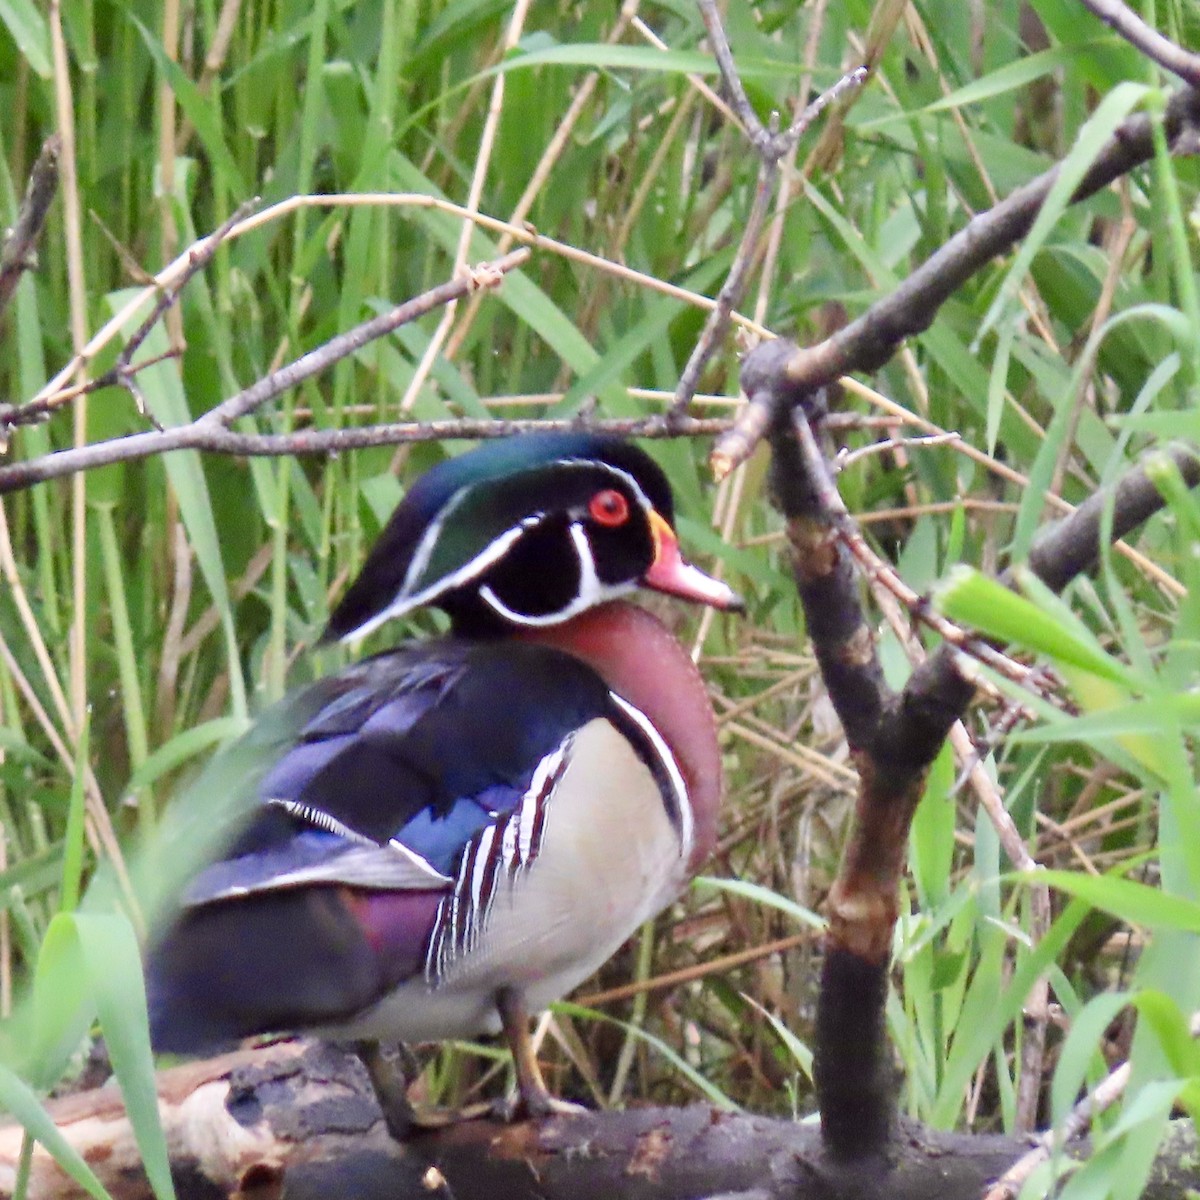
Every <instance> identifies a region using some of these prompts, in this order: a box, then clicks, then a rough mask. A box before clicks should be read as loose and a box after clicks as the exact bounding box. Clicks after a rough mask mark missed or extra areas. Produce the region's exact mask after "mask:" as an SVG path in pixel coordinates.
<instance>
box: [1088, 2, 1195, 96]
mask: <svg viewBox="0 0 1200 1200" xmlns="http://www.w3.org/2000/svg"><path fill="white" fill-rule="evenodd" d="M1082 2H1083V6H1084V8H1086V9H1088V10H1089V11H1090V12H1092V13H1095V15H1096V16H1098V17H1099V18H1100V20H1102V21H1103V22H1104V23H1105V25H1107V26H1108V27H1109V28H1110V29H1115V30H1116V32H1117V33H1119V34H1120V35H1121V36H1122V37H1123V38H1124V39H1125V40H1126V41H1127V42H1128V43H1129V44H1130V45H1131V46H1133V47H1134V48H1135V49H1137V50H1139V51H1140V52H1141V53H1142V54H1144V55H1145V56H1146V57H1147V58H1148V59H1150V60H1151V61H1152V62H1156V63H1158V65H1159V66H1160V67H1162V68H1163V69H1164V70H1167V71H1170V72H1171V74H1172V75H1177V76H1178V77H1179V78H1180V79H1182V80H1183V81H1184V83H1187V84H1190V85H1191V86H1192V87H1200V56H1198V55H1195V54H1191V53H1189V52H1188V51H1187V50H1184V49H1183V48H1182V47H1180V46H1177V45H1175V43H1174V42H1173V41H1171V40H1170V39H1169V38H1165V37H1163V35H1162V34H1161V33H1159V32H1158V30H1157V29H1153V28H1151V26H1149V25H1147V24H1146V22H1145V21H1143V20H1142V18H1141V17H1139V16H1138V15H1137V13H1135V12H1134V11H1133V9H1131V8H1129V7H1128V6H1127V5H1125V4H1123V3H1122V2H1121V0H1082Z"/></svg>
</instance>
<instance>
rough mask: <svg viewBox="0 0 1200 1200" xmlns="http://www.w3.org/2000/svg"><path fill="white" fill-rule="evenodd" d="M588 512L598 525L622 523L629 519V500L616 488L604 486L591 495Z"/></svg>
mask: <svg viewBox="0 0 1200 1200" xmlns="http://www.w3.org/2000/svg"><path fill="white" fill-rule="evenodd" d="M588 512H589V513H591V516H592V520H593V521H595V522H596V523H597V524H598V525H609V526H615V525H624V524H625V522H626V521H628V520H629V501H628V500H626V499H625V497H624V496H623V495H622V494H621V493H620V492H618V491H617V489H616V488H605V489H604V491H602V492H597V493H596V494H595V495H594V496H593V497H592V499H591V502H590V503H589V504H588Z"/></svg>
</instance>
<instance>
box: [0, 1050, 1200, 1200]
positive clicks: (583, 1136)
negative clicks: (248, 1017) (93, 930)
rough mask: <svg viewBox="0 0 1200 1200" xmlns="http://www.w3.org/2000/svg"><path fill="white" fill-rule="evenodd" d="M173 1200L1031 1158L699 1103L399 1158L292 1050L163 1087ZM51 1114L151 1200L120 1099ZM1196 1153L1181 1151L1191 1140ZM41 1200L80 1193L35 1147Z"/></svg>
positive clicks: (608, 1191)
mask: <svg viewBox="0 0 1200 1200" xmlns="http://www.w3.org/2000/svg"><path fill="white" fill-rule="evenodd" d="M159 1096H160V1105H161V1112H162V1118H163V1125H164V1128H165V1130H166V1133H167V1138H168V1143H169V1146H170V1152H171V1161H172V1167H173V1169H174V1172H175V1183H176V1188H177V1190H178V1195H179V1198H180V1200H213V1198H215V1197H240V1198H243V1200H246V1198H249V1197H262V1198H264V1200H265V1198H267V1197H270V1198H275V1197H278V1198H280V1200H308V1198H309V1197H312V1198H314V1200H315V1198H316V1197H322V1198H323V1197H329V1196H336V1197H338V1198H339V1200H375V1198H376V1197H378V1198H379V1200H383V1198H385V1197H386V1200H410V1198H411V1200H417V1198H420V1200H430V1198H431V1197H434V1198H436V1197H439V1196H441V1197H454V1198H455V1200H534V1198H535V1197H536V1198H537V1200H593V1198H595V1200H601V1198H603V1200H612V1198H613V1197H618V1196H619V1197H621V1198H622V1200H691V1198H694V1197H701V1196H703V1197H717V1196H737V1197H740V1198H741V1200H750V1198H751V1197H754V1198H760V1200H776V1198H778V1200H784V1198H785V1197H787V1198H788V1200H833V1198H834V1197H837V1198H844V1197H847V1196H851V1195H853V1196H859V1197H864V1198H866V1200H870V1198H872V1197H880V1198H881V1200H882V1198H883V1197H887V1198H888V1200H907V1198H908V1197H912V1198H913V1200H917V1198H920V1200H960V1198H961V1200H966V1198H968V1197H969V1198H970V1200H977V1197H978V1196H979V1195H981V1194H982V1190H983V1188H984V1186H985V1185H986V1184H987V1183H988V1182H989V1181H990V1180H992V1179H995V1178H996V1177H997V1176H998V1175H1000V1174H1001V1173H1002V1172H1003V1171H1004V1169H1005V1168H1006V1167H1007V1166H1008V1165H1009V1164H1010V1163H1011V1162H1012V1161H1013V1160H1014V1159H1015V1158H1017V1157H1019V1155H1020V1153H1021V1152H1022V1150H1023V1149H1024V1148H1025V1143H1023V1142H1022V1141H1021V1140H1020V1139H1016V1138H1008V1137H1000V1136H969V1135H956V1134H945V1133H935V1132H932V1131H928V1130H923V1129H921V1128H919V1127H917V1126H914V1125H911V1124H903V1125H902V1126H901V1128H900V1135H899V1136H898V1137H896V1138H895V1139H894V1140H893V1141H892V1143H891V1144H890V1147H889V1151H888V1155H887V1157H886V1158H874V1159H871V1160H868V1161H866V1162H860V1163H857V1164H854V1165H847V1164H842V1163H839V1162H837V1161H836V1160H834V1159H832V1158H831V1157H830V1156H829V1155H828V1154H826V1153H825V1151H824V1150H823V1149H822V1146H821V1142H820V1137H819V1135H818V1133H817V1130H816V1128H815V1127H814V1126H811V1125H797V1124H794V1123H792V1122H790V1121H784V1120H778V1119H771V1118H767V1117H754V1116H745V1115H742V1114H735V1113H727V1112H721V1111H719V1110H717V1109H714V1108H710V1107H708V1106H706V1105H695V1106H692V1107H690V1108H685V1109H659V1108H647V1109H635V1110H631V1111H628V1112H619V1113H617V1112H610V1113H594V1114H588V1115H584V1116H580V1117H556V1118H551V1119H549V1120H546V1121H543V1122H539V1123H533V1122H526V1123H523V1124H519V1125H514V1126H504V1125H500V1124H498V1123H496V1122H494V1121H485V1120H478V1121H468V1122H464V1123H462V1124H459V1125H453V1126H450V1127H448V1128H446V1129H442V1130H439V1131H437V1132H434V1133H430V1134H427V1135H424V1136H422V1137H421V1138H419V1139H417V1140H414V1141H412V1142H410V1143H409V1144H407V1145H405V1146H401V1145H399V1144H398V1143H396V1142H393V1141H392V1140H391V1138H389V1137H388V1135H387V1133H386V1131H385V1130H384V1127H383V1120H382V1117H381V1115H380V1113H379V1109H378V1106H377V1105H376V1103H375V1099H374V1097H373V1095H372V1093H371V1091H370V1088H369V1086H368V1084H367V1080H366V1075H365V1072H364V1071H363V1070H362V1068H361V1066H360V1065H359V1063H358V1062H357V1060H356V1059H354V1058H353V1057H352V1056H351V1055H349V1054H344V1053H342V1052H341V1051H339V1050H337V1049H335V1048H333V1047H330V1046H324V1045H321V1044H318V1043H313V1042H285V1043H280V1044H277V1045H273V1046H268V1047H264V1048H261V1049H256V1050H248V1051H241V1052H239V1053H236V1054H230V1055H226V1056H225V1057H223V1058H221V1059H215V1060H213V1061H211V1062H206V1063H195V1064H189V1065H186V1066H182V1067H177V1068H175V1069H173V1070H170V1071H165V1072H163V1073H162V1074H160V1076H159ZM50 1107H51V1112H52V1114H53V1116H54V1119H55V1121H56V1123H57V1124H58V1127H59V1128H60V1130H61V1131H62V1133H63V1135H64V1136H65V1137H66V1138H67V1139H68V1140H69V1141H70V1142H71V1143H72V1144H73V1145H74V1146H75V1147H76V1149H78V1150H79V1151H80V1153H81V1154H83V1156H84V1157H85V1159H86V1160H87V1161H88V1163H89V1165H90V1166H91V1167H92V1169H93V1170H94V1171H95V1172H96V1174H97V1175H98V1176H99V1177H100V1179H101V1180H102V1182H103V1183H104V1185H105V1186H106V1187H107V1188H108V1189H109V1191H110V1192H111V1194H112V1195H113V1197H114V1198H115V1200H150V1196H151V1192H150V1188H149V1185H148V1183H147V1181H146V1178H145V1175H144V1174H143V1172H142V1169H141V1160H140V1157H139V1155H138V1152H137V1147H136V1144H135V1143H134V1140H133V1135H132V1131H131V1129H130V1127H129V1124H128V1121H127V1120H126V1119H125V1115H124V1109H123V1108H122V1106H121V1102H120V1097H119V1094H118V1093H117V1092H116V1090H115V1089H114V1088H113V1087H111V1086H109V1087H105V1088H102V1089H100V1090H98V1091H93V1092H85V1093H81V1094H79V1095H75V1096H71V1097H68V1098H66V1099H64V1100H59V1101H55V1102H53V1103H52V1104H51V1106H50ZM1181 1136H1183V1137H1185V1140H1186V1138H1187V1135H1185V1134H1181ZM20 1144H21V1131H20V1129H19V1128H18V1127H16V1126H9V1127H4V1128H0V1196H4V1197H7V1196H10V1195H11V1194H12V1182H13V1175H14V1171H15V1165H16V1161H17V1157H18V1155H19V1153H20ZM1188 1147H1194V1138H1191V1139H1190V1140H1187V1144H1186V1145H1180V1144H1175V1145H1174V1146H1173V1149H1172V1155H1173V1161H1174V1162H1175V1163H1176V1166H1175V1167H1174V1168H1172V1169H1173V1170H1174V1175H1173V1176H1172V1175H1171V1174H1170V1173H1168V1172H1167V1171H1166V1168H1167V1167H1169V1166H1170V1163H1164V1172H1162V1173H1159V1174H1161V1176H1162V1180H1161V1182H1160V1183H1159V1184H1158V1185H1157V1189H1158V1190H1157V1191H1156V1192H1155V1193H1154V1194H1155V1195H1156V1196H1158V1197H1160V1198H1162V1200H1166V1198H1167V1197H1180V1198H1181V1200H1182V1197H1183V1195H1184V1193H1185V1189H1186V1188H1197V1187H1200V1169H1198V1168H1197V1167H1196V1166H1194V1165H1193V1166H1190V1167H1187V1168H1186V1169H1182V1168H1180V1167H1179V1165H1178V1164H1179V1163H1187V1162H1188V1154H1187V1149H1188ZM28 1195H29V1198H30V1200H51V1198H53V1200H77V1198H82V1197H83V1196H84V1195H85V1193H84V1192H83V1191H82V1190H81V1189H80V1188H79V1187H78V1186H77V1185H76V1184H74V1183H73V1182H72V1181H71V1180H69V1179H68V1178H67V1177H66V1176H65V1175H64V1174H63V1172H62V1171H61V1170H60V1169H59V1168H58V1166H57V1165H56V1164H55V1163H54V1162H53V1160H52V1159H50V1157H49V1155H47V1154H46V1153H45V1152H44V1151H43V1150H42V1149H41V1148H40V1147H39V1148H38V1149H37V1151H36V1152H35V1155H34V1161H33V1171H32V1176H31V1180H30V1189H29V1192H28Z"/></svg>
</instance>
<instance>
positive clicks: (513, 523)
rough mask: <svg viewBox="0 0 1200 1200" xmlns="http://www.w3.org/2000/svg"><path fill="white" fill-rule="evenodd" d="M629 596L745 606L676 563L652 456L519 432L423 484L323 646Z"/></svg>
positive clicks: (522, 624) (562, 613)
mask: <svg viewBox="0 0 1200 1200" xmlns="http://www.w3.org/2000/svg"><path fill="white" fill-rule="evenodd" d="M637 587H647V588H652V589H654V590H656V591H660V592H666V593H668V594H670V595H673V596H679V597H682V598H683V599H687V600H693V601H697V602H699V603H703V604H709V605H712V606H713V607H715V608H719V609H739V608H740V607H741V601H740V599H739V598H738V596H737V594H736V593H735V592H734V591H733V590H732V589H731V588H729V587H728V586H727V585H726V584H724V583H722V582H721V581H719V580H717V579H714V578H712V577H711V576H709V575H706V574H705V573H704V572H703V571H701V570H699V569H698V568H696V567H694V566H692V565H691V564H690V563H688V562H687V561H685V559H684V558H683V555H682V553H681V551H680V548H679V540H678V538H677V537H676V534H675V529H674V505H673V502H672V499H671V489H670V485H669V484H668V482H667V478H666V476H665V475H664V474H663V471H662V469H661V468H660V467H659V466H658V464H657V463H656V462H655V461H654V460H653V459H652V458H650V456H649V455H648V454H646V453H645V452H644V451H642V450H640V449H639V448H638V447H636V446H633V445H631V444H629V443H628V442H623V441H621V440H619V439H617V438H610V437H599V436H595V435H587V434H573V433H565V434H549V433H547V434H528V435H524V436H521V437H515V438H509V439H505V440H503V441H495V442H487V443H485V444H484V445H482V446H480V447H479V448H478V449H476V450H472V451H470V452H468V453H466V454H463V455H460V456H459V457H457V458H452V459H449V460H447V461H446V462H444V463H441V464H440V465H438V466H437V467H435V468H434V469H433V470H431V471H429V472H428V473H427V474H425V475H423V476H422V477H421V478H420V479H419V480H418V481H417V482H416V483H415V484H414V485H413V486H412V488H411V489H410V491H409V492H408V494H407V495H406V496H405V498H404V499H403V501H401V503H400V505H399V506H398V507H397V508H396V511H395V512H394V513H393V514H392V517H391V519H390V520H389V521H388V523H387V526H386V527H385V528H384V530H383V532H382V533H381V534H380V536H379V539H378V540H377V541H376V543H375V545H374V546H373V547H372V549H371V552H370V554H369V555H368V556H367V560H366V562H365V563H364V565H363V569H362V572H361V574H360V575H359V576H358V578H357V579H356V580H355V581H354V583H353V584H352V585H351V586H350V588H349V589H348V591H347V592H346V595H345V596H344V597H343V599H342V601H341V603H340V604H339V605H338V606H337V608H336V609H335V610H334V612H333V615H332V617H331V618H330V621H329V626H328V628H327V629H326V631H325V635H324V638H323V639H322V640H323V641H326V642H328V641H354V640H357V639H358V638H361V637H364V636H365V635H366V634H368V633H370V632H371V631H372V630H373V629H375V628H376V626H378V625H380V624H381V623H382V622H384V621H386V620H388V619H389V618H391V617H399V616H403V615H404V614H405V613H408V612H411V611H412V610H414V609H416V608H420V607H422V606H424V605H433V606H436V607H438V608H442V609H444V610H445V611H446V612H448V613H449V614H450V616H451V619H452V621H453V623H454V626H455V628H456V630H458V631H459V632H466V633H487V632H497V631H504V630H512V629H514V628H516V629H519V628H531V627H534V628H536V627H540V626H548V625H555V624H558V623H560V622H563V621H567V620H569V619H570V618H572V617H575V616H577V615H578V614H580V613H582V612H584V611H586V610H587V609H589V608H592V607H593V606H595V605H597V604H601V603H603V602H604V601H607V600H611V599H613V598H615V597H617V596H620V595H623V594H625V593H627V592H629V591H632V590H633V589H634V588H637Z"/></svg>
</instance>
